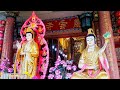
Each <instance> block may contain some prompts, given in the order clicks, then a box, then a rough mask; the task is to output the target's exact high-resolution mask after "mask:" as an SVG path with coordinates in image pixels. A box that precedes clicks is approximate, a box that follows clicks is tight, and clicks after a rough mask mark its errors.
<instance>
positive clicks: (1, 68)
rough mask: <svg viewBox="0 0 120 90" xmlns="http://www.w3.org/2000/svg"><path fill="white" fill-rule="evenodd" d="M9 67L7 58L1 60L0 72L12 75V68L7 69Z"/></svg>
mask: <svg viewBox="0 0 120 90" xmlns="http://www.w3.org/2000/svg"><path fill="white" fill-rule="evenodd" d="M9 66H10V61H9V59H8V58H5V59H3V60H1V64H0V72H6V73H12V72H13V68H9Z"/></svg>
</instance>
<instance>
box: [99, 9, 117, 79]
mask: <svg viewBox="0 0 120 90" xmlns="http://www.w3.org/2000/svg"><path fill="white" fill-rule="evenodd" d="M98 14H99V24H100V33H101V38H102V45H103V44H104V39H103V37H102V36H103V34H105V33H106V32H110V33H111V38H110V42H109V43H108V46H107V48H106V50H105V52H106V55H107V58H108V61H109V66H110V77H111V79H119V70H118V64H117V57H116V52H115V45H114V38H113V30H112V25H111V18H110V12H109V11H99V12H98Z"/></svg>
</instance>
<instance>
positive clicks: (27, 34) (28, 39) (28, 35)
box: [26, 33, 32, 41]
mask: <svg viewBox="0 0 120 90" xmlns="http://www.w3.org/2000/svg"><path fill="white" fill-rule="evenodd" d="M26 39H27V41H30V40H32V34H31V33H26Z"/></svg>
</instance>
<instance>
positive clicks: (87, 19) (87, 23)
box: [79, 12, 93, 32]
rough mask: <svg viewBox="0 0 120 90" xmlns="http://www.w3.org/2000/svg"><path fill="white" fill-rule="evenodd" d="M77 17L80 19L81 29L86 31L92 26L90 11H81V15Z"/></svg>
mask: <svg viewBox="0 0 120 90" xmlns="http://www.w3.org/2000/svg"><path fill="white" fill-rule="evenodd" d="M79 19H80V21H81V28H82V31H83V32H84V31H87V29H89V28H92V19H93V15H92V13H89V12H87V13H83V14H82V15H80V16H79Z"/></svg>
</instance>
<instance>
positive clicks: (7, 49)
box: [1, 16, 15, 64]
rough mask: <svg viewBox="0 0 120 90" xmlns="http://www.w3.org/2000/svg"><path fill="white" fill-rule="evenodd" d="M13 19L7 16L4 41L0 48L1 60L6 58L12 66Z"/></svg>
mask: <svg viewBox="0 0 120 90" xmlns="http://www.w3.org/2000/svg"><path fill="white" fill-rule="evenodd" d="M14 24H15V18H14V17H12V16H8V17H7V18H6V26H5V32H4V40H3V47H2V57H1V58H2V59H4V58H6V57H7V58H8V59H9V60H10V62H11V64H12V62H13V31H14Z"/></svg>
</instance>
